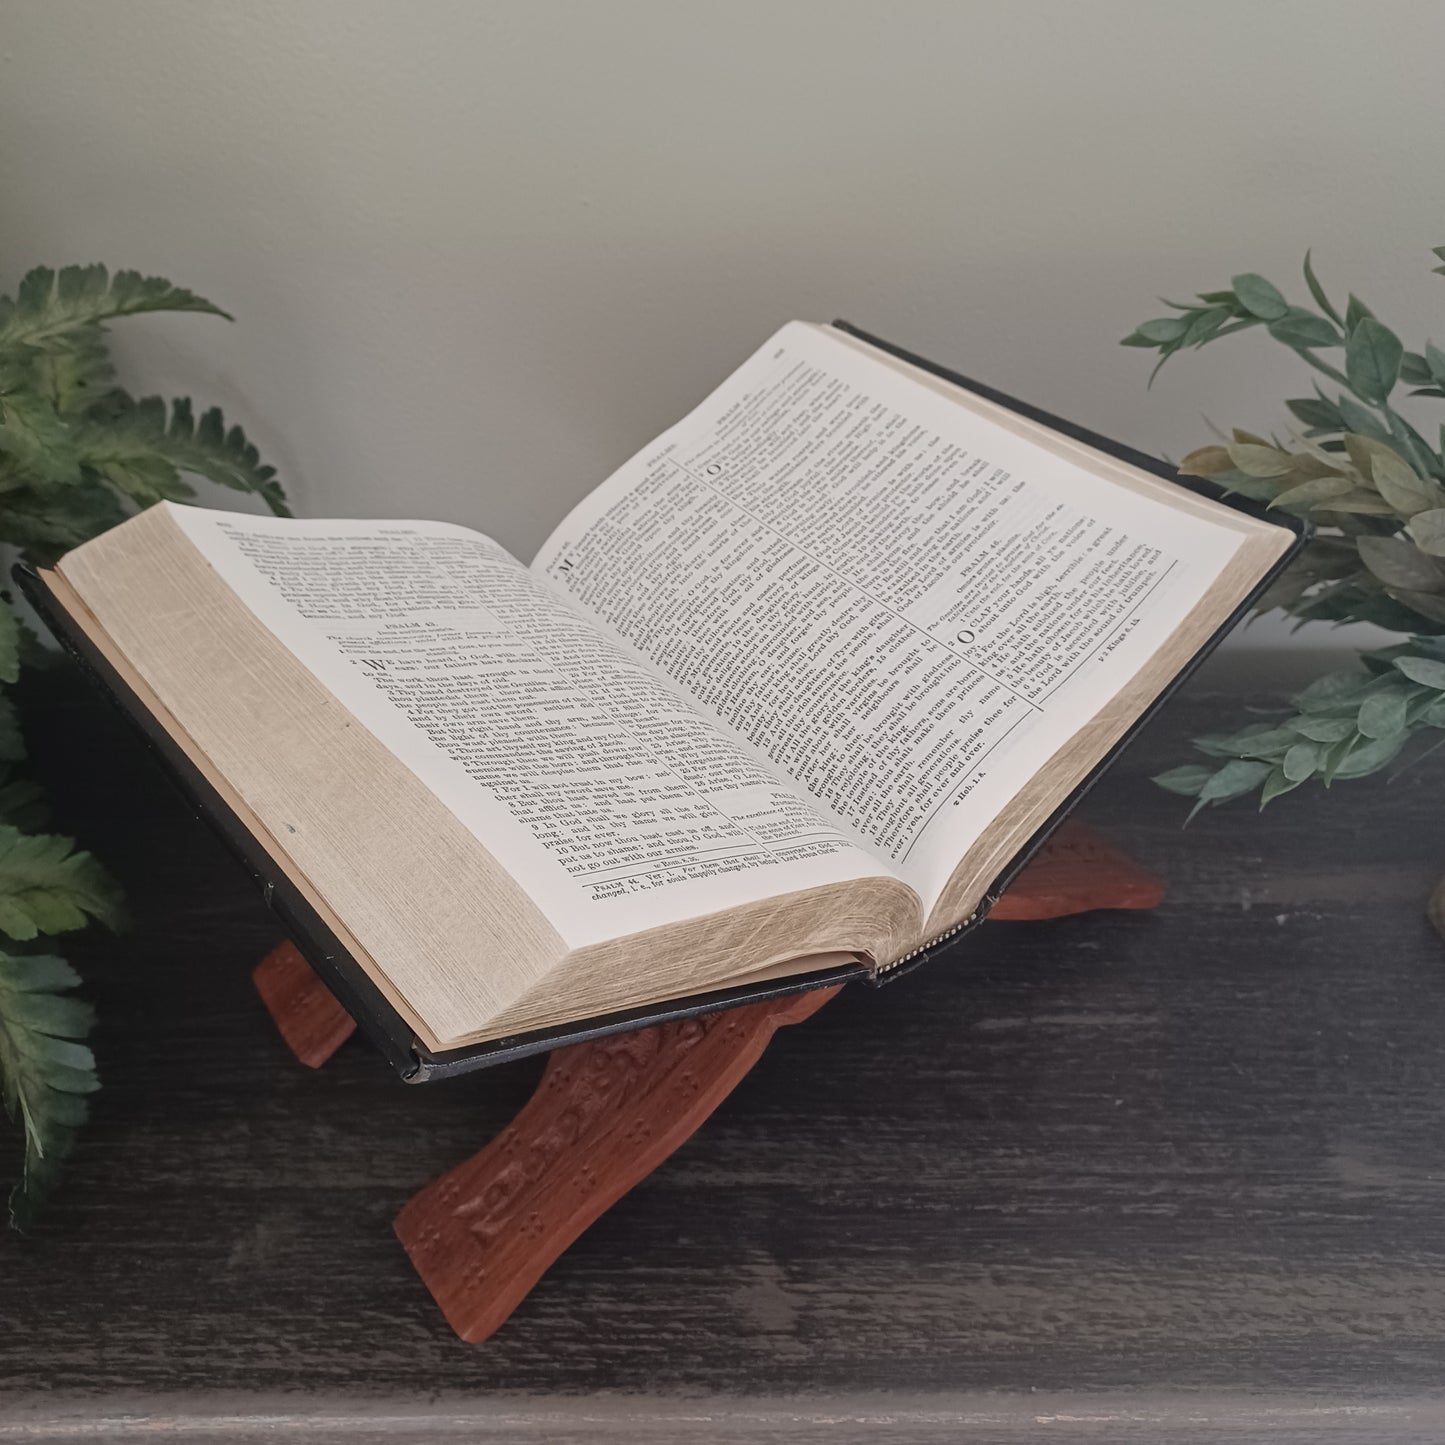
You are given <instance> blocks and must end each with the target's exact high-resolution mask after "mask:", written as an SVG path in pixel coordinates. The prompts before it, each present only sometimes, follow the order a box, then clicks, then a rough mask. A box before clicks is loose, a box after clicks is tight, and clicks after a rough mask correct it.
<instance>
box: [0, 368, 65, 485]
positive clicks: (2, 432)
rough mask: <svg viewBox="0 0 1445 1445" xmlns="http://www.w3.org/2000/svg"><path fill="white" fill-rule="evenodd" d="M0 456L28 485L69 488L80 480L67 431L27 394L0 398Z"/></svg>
mask: <svg viewBox="0 0 1445 1445" xmlns="http://www.w3.org/2000/svg"><path fill="white" fill-rule="evenodd" d="M0 453H3V454H4V455H5V456H6V457H8V458H9V459H10V460H11V461H12V462H13V463H14V465H15V466H16V468H17V469H18V470H19V471H21V472H23V473H25V474H26V476H27V480H29V481H31V482H32V483H34V482H41V483H57V484H62V485H70V484H73V483H75V482H78V481H80V479H81V471H80V457H79V456H78V455H77V454H76V449H75V444H74V441H73V439H72V437H71V434H70V428H69V427H68V426H66V424H65V423H64V421H62V420H61V419H60V418H59V417H58V416H56V414H55V412H54V411H53V410H52V409H51V408H50V406H49V405H48V404H47V403H46V402H45V401H44V399H43V398H41V397H39V396H36V395H34V394H33V393H30V392H25V391H13V392H10V393H8V394H6V395H3V396H0Z"/></svg>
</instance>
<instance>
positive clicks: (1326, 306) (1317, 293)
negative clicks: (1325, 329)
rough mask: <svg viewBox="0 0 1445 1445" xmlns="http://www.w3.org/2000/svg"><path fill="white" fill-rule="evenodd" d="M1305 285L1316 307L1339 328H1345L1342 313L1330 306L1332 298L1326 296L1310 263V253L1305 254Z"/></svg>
mask: <svg viewBox="0 0 1445 1445" xmlns="http://www.w3.org/2000/svg"><path fill="white" fill-rule="evenodd" d="M1305 285H1306V286H1308V287H1309V288H1310V295H1311V296H1313V297H1314V298H1315V305H1316V306H1318V307H1319V308H1320V310H1321V311H1323V312H1324V313H1325V315H1326V316H1328V317H1329V318H1330V320H1331V321H1333V322H1334V323H1335V324H1336V325H1337V326H1343V325H1344V322H1343V321H1341V319H1340V313H1339V312H1338V311H1336V310H1335V308H1334V307H1333V306H1332V305H1331V304H1330V298H1329V297H1328V296H1326V295H1325V288H1324V287H1323V286H1321V285H1320V283H1319V281H1318V279H1317V278H1316V277H1315V268H1314V266H1313V265H1312V264H1311V262H1310V253H1309V252H1308V251H1306V252H1305Z"/></svg>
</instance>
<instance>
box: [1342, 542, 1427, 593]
mask: <svg viewBox="0 0 1445 1445" xmlns="http://www.w3.org/2000/svg"><path fill="white" fill-rule="evenodd" d="M1356 545H1357V546H1358V547H1359V549H1360V561H1362V562H1363V563H1364V564H1365V566H1366V567H1368V568H1369V569H1370V571H1371V572H1373V573H1374V575H1375V576H1376V577H1378V578H1379V579H1380V581H1381V582H1383V583H1384V584H1385V586H1386V587H1389V588H1403V589H1404V590H1406V591H1409V592H1439V591H1440V590H1442V588H1445V571H1442V570H1441V568H1440V566H1439V564H1438V563H1436V562H1435V561H1434V560H1433V559H1432V558H1430V557H1427V556H1426V555H1425V554H1424V553H1423V552H1422V551H1421V550H1420V549H1419V548H1418V547H1415V546H1412V545H1411V544H1410V543H1409V542H1407V541H1405V539H1404V538H1403V537H1361V538H1360V539H1359V541H1358V543H1357V544H1356Z"/></svg>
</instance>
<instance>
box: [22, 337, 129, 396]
mask: <svg viewBox="0 0 1445 1445" xmlns="http://www.w3.org/2000/svg"><path fill="white" fill-rule="evenodd" d="M31 367H32V373H33V374H32V378H31V379H32V383H33V385H34V386H35V387H36V388H37V389H38V390H39V391H40V392H41V394H42V395H44V396H45V397H46V398H47V399H48V400H49V402H50V404H51V406H53V407H54V408H55V411H56V414H57V415H59V416H62V417H74V416H79V415H80V414H81V413H82V412H83V411H85V409H86V408H87V407H88V406H90V404H91V403H92V402H93V401H94V400H95V399H96V398H97V397H99V396H103V395H104V394H105V391H106V388H107V387H109V386H110V384H111V383H112V382H113V381H114V379H115V367H113V366H112V365H111V362H110V352H109V349H108V348H107V346H106V340H105V328H104V327H103V326H100V325H98V324H92V325H89V326H81V327H78V328H77V329H76V330H75V331H72V332H70V333H68V334H67V335H66V336H65V337H64V338H57V339H56V341H55V342H54V343H53V344H52V345H51V346H50V347H49V348H47V349H46V350H44V351H36V352H34V353H33V356H32V359H31Z"/></svg>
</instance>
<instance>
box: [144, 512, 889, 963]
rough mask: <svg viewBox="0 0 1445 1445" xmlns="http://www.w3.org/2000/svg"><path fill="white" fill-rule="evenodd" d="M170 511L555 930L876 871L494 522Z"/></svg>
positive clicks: (645, 921)
mask: <svg viewBox="0 0 1445 1445" xmlns="http://www.w3.org/2000/svg"><path fill="white" fill-rule="evenodd" d="M171 510H172V514H173V516H174V519H175V521H176V523H177V525H178V526H180V528H181V529H182V530H183V531H184V533H185V534H186V536H187V537H188V538H189V539H190V540H191V542H192V543H193V544H194V545H195V546H196V548H197V549H198V550H199V551H200V552H201V554H202V555H203V556H204V557H205V558H206V559H207V560H208V561H209V562H210V564H211V565H212V566H213V567H214V568H215V569H216V570H217V571H218V572H219V573H220V575H221V577H222V578H223V579H224V580H225V581H226V583H227V584H228V585H229V586H230V588H231V589H232V591H233V592H234V593H235V594H236V595H237V597H238V598H239V599H240V600H241V601H242V602H244V603H245V604H246V606H247V607H248V608H249V609H250V610H251V611H252V612H253V613H254V614H255V615H256V617H257V618H258V619H259V620H260V621H261V622H262V624H263V625H264V626H266V627H267V628H268V629H269V630H270V631H271V632H272V633H273V634H274V635H275V636H276V637H277V638H278V639H279V640H280V641H281V642H282V643H283V644H284V645H285V646H286V647H287V648H288V649H289V650H290V651H291V652H292V653H293V654H294V655H295V656H296V657H297V658H299V659H300V661H301V662H302V663H303V664H304V665H305V666H306V668H307V669H308V670H309V671H310V672H311V673H312V674H313V675H314V676H315V677H316V678H317V679H318V680H319V681H320V682H321V683H322V684H323V686H325V687H326V688H327V690H328V691H330V692H331V693H332V695H333V696H335V697H336V698H337V699H338V700H339V701H340V702H341V703H342V704H343V706H344V707H346V709H347V710H348V711H349V712H350V714H351V715H352V716H353V717H355V718H356V719H357V721H358V722H360V723H361V724H362V725H363V726H364V727H366V728H367V729H368V730H369V731H370V732H371V733H373V734H374V735H375V736H376V737H377V738H378V739H379V740H380V741H381V742H382V743H383V745H384V746H386V747H387V748H388V749H389V750H390V751H391V752H392V753H393V754H395V756H396V757H398V758H399V759H400V760H401V761H402V762H403V763H405V764H406V766H407V767H408V768H409V769H410V770H411V771H412V772H413V773H414V774H415V775H416V776H417V777H418V778H419V779H420V780H421V781H422V783H424V784H425V785H426V787H427V788H429V789H430V790H431V791H432V792H433V793H434V794H435V795H436V796H437V797H438V798H440V799H441V801H442V802H443V803H445V804H446V806H447V807H448V809H450V811H451V812H452V813H453V814H454V815H455V816H456V817H457V818H458V819H459V820H460V821H461V822H462V823H463V824H464V825H465V826H466V827H467V828H468V829H469V830H470V832H471V833H472V834H473V836H474V837H476V838H477V839H478V840H479V841H481V842H482V843H484V844H485V845H486V847H487V848H488V849H489V850H490V851H491V852H492V853H493V854H494V855H495V856H496V857H497V858H498V859H499V860H500V861H501V862H502V864H503V865H504V866H505V867H506V868H507V870H508V872H509V873H511V874H512V876H513V877H514V878H515V879H516V880H517V881H518V883H519V884H520V885H521V886H522V887H523V889H524V890H525V891H526V892H527V893H529V894H530V895H531V896H532V897H533V898H534V899H536V900H537V901H538V903H539V904H540V905H541V906H543V907H544V909H545V911H546V912H547V915H548V918H549V921H550V922H552V924H553V926H554V927H556V929H557V930H558V932H559V933H560V934H561V936H562V937H563V939H564V940H565V941H566V943H567V944H568V946H569V947H571V948H581V947H584V946H586V945H588V944H592V943H598V942H602V941H605V940H607V939H610V938H615V937H618V936H621V935H624V934H628V933H632V932H637V931H640V930H642V929H646V928H656V927H658V926H659V925H663V924H667V923H670V922H674V921H677V920H681V919H687V918H693V917H697V916H700V915H704V914H707V913H711V912H715V911H718V910H720V909H724V908H733V907H736V906H739V905H741V904H744V903H748V902H752V901H755V900H758V899H762V898H768V897H772V896H776V895H778V894H781V893H787V892H791V891H794V890H800V889H804V888H809V887H813V886H815V885H819V884H824V883H833V882H838V881H841V880H845V879H852V878H857V877H870V876H871V877H877V876H878V875H879V874H880V872H883V871H885V870H882V869H880V867H879V865H878V863H877V862H876V860H874V859H872V858H870V857H869V856H867V855H866V854H865V853H863V852H860V851H859V850H858V849H857V848H856V847H855V846H854V845H853V843H852V842H851V840H850V839H849V837H848V836H847V835H846V834H845V833H844V831H843V830H842V829H840V828H839V827H838V826H837V824H836V823H835V822H833V821H832V820H831V819H830V818H828V817H827V816H825V815H824V813H823V812H822V811H821V810H820V809H818V808H817V807H816V806H815V805H814V804H813V803H812V802H811V800H809V799H808V798H807V797H806V796H805V795H800V794H799V792H798V791H797V790H795V789H793V788H791V787H789V786H787V784H786V783H785V782H783V781H782V780H780V779H779V777H778V776H777V775H776V773H775V771H774V770H772V769H771V768H769V767H766V766H764V765H763V764H761V763H760V762H759V761H758V760H757V758H756V757H754V756H753V755H752V754H751V752H750V751H749V750H747V749H745V748H743V747H740V746H739V745H738V744H737V743H736V742H735V741H734V740H733V739H731V738H729V737H727V736H726V735H725V734H724V733H722V732H721V731H720V730H719V729H718V728H717V727H716V726H715V725H714V724H713V723H712V722H710V721H709V720H707V719H705V718H704V717H703V716H702V714H701V713H700V712H699V711H698V710H697V709H696V708H695V707H693V706H692V705H691V704H689V703H688V702H687V701H686V700H685V699H684V698H682V697H681V696H680V695H679V694H678V692H677V691H676V690H675V689H674V688H672V687H670V686H668V685H666V684H665V683H663V682H662V681H660V680H659V679H658V677H657V676H656V675H655V674H654V673H653V672H652V670H651V669H649V668H648V667H646V666H644V665H642V664H641V663H639V661H638V660H637V659H635V658H633V657H630V656H628V655H625V654H624V653H623V652H622V651H620V650H619V649H618V648H617V647H616V646H615V645H614V644H613V643H610V642H608V641H607V640H606V639H604V638H603V637H602V636H601V635H600V634H599V633H598V632H597V630H596V629H595V628H594V627H593V626H592V625H591V624H590V623H589V622H587V621H586V620H585V619H584V618H582V617H581V616H579V615H578V614H577V613H576V612H575V611H573V610H571V609H569V608H568V607H567V606H566V605H565V604H564V603H563V602H562V601H561V600H559V599H558V597H557V596H556V595H555V594H554V593H553V592H552V591H551V590H549V589H548V588H547V587H545V586H544V585H542V584H541V583H540V582H539V581H538V580H537V579H536V578H534V577H533V576H532V575H531V574H530V573H529V572H528V571H527V569H526V568H524V567H523V566H522V565H521V564H520V563H519V562H517V561H516V560H515V559H514V558H512V557H511V556H510V555H509V554H507V553H506V552H505V551H504V550H503V549H502V548H501V547H499V546H497V544H496V543H494V542H492V541H491V540H489V539H488V538H486V537H483V536H481V535H479V534H478V533H475V532H471V531H469V530H467V529H466V528H463V527H455V526H450V525H447V524H444V523H423V522H363V521H316V522H311V521H291V520H283V519H277V518H269V517H246V516H238V515H235V514H231V513H221V512H209V511H201V510H198V509H195V508H190V507H175V508H172V509H171Z"/></svg>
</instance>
